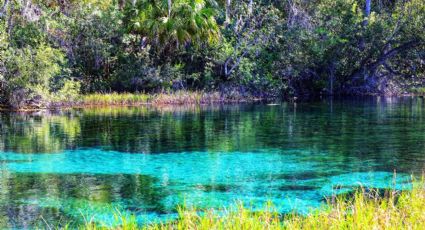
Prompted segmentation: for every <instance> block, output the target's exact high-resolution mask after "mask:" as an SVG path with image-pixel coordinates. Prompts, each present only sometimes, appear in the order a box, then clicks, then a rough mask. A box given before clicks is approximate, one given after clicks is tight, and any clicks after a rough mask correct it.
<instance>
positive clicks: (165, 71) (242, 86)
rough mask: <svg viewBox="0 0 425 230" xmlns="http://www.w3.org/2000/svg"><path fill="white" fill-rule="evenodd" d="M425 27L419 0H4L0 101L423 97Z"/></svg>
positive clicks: (0, 15)
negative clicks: (173, 95)
mask: <svg viewBox="0 0 425 230" xmlns="http://www.w3.org/2000/svg"><path fill="white" fill-rule="evenodd" d="M424 23H425V4H424V2H423V1H422V0H408V1H404V0H392V1H388V0H377V1H370V0H336V1H335V0H324V1H304V0H293V1H268V0H260V1H252V0H246V1H245V0H244V1H242V0H241V1H239V0H238V1H235V0H234V1H230V0H226V1H214V0H168V1H162V0H134V1H125V0H106V1H105V0H102V1H100V0H84V1H74V0H66V1H51V0H19V1H18V0H0V104H3V105H7V106H9V107H15V108H22V107H45V106H46V105H48V104H50V103H51V102H58V101H59V102H67V101H75V100H76V99H77V98H79V97H80V95H81V94H83V95H86V94H93V93H94V94H95V95H94V96H88V98H90V100H91V99H93V98H96V97H98V96H97V95H98V94H99V93H101V94H104V93H123V92H128V93H137V92H143V93H147V94H157V93H160V92H173V91H178V90H186V91H198V92H199V91H203V92H218V93H220V94H224V95H225V94H228V93H229V91H232V92H234V91H237V92H238V93H239V94H241V95H243V96H245V95H250V97H254V98H258V97H260V98H276V97H286V98H289V97H291V98H292V97H302V96H309V95H317V94H399V93H405V92H416V91H417V90H416V88H421V87H424V73H425V68H424V67H425V65H424V63H425V62H424V57H425V56H424V46H425V43H424V37H425V31H424V29H423V28H425V24H424ZM195 94H197V93H194V95H195ZM212 94H213V97H214V93H212ZM111 97H114V98H116V97H118V96H111ZM119 97H127V95H123V96H119ZM131 97H132V98H131V99H128V98H127V99H128V100H130V101H133V100H134V99H135V98H134V97H133V96H131ZM127 99H125V98H123V99H122V100H124V101H127ZM169 99H170V98H164V100H166V101H169ZM119 100H121V99H119ZM136 100H137V101H139V98H137V99H136ZM141 100H142V101H144V99H141ZM187 100H188V99H187V98H186V99H182V100H178V103H181V102H182V101H187ZM192 100H193V99H189V101H192ZM195 100H199V99H195ZM205 100H215V99H214V98H208V99H205ZM95 101H96V99H95ZM113 101H115V99H114V100H113ZM96 103H104V102H96ZM114 103H115V102H114ZM119 103H121V102H119ZM119 103H117V104H119Z"/></svg>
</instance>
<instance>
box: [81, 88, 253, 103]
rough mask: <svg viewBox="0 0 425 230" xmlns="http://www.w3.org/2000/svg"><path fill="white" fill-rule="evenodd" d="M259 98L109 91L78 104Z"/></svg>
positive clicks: (215, 93) (178, 92)
mask: <svg viewBox="0 0 425 230" xmlns="http://www.w3.org/2000/svg"><path fill="white" fill-rule="evenodd" d="M256 100H259V99H258V98H254V97H245V96H243V95H240V94H229V95H221V94H220V93H219V92H202V91H176V92H172V93H159V94H132V93H121V94H119V93H109V94H101V93H95V94H88V95H83V96H82V97H81V99H80V102H78V103H77V104H80V105H86V106H106V105H139V104H154V105H193V104H195V105H196V104H213V103H223V102H245V101H256Z"/></svg>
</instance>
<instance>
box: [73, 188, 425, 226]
mask: <svg viewBox="0 0 425 230" xmlns="http://www.w3.org/2000/svg"><path fill="white" fill-rule="evenodd" d="M379 194H380V193H379V192H378V191H377V190H373V191H369V192H365V191H364V190H361V189H360V190H358V191H357V192H356V193H355V194H354V196H351V197H337V198H336V199H334V200H333V201H332V202H329V203H328V204H327V205H325V206H324V207H323V208H322V209H319V210H317V211H313V212H312V213H310V214H309V215H299V214H289V215H280V214H279V213H278V212H277V211H276V209H275V207H274V206H273V205H271V204H268V205H267V206H266V208H264V209H263V211H255V212H253V211H251V210H250V209H249V208H246V207H244V206H243V205H239V206H237V208H233V209H227V210H224V211H223V210H220V211H217V210H212V209H211V210H206V211H205V210H204V211H200V210H195V209H187V208H179V209H178V218H177V219H176V220H175V221H171V222H164V223H155V224H150V225H143V226H142V225H139V224H138V223H137V220H136V218H135V217H134V216H132V217H125V216H123V215H116V221H117V223H118V224H117V225H116V226H118V227H113V228H111V227H107V226H106V225H103V224H99V223H95V222H93V221H87V223H86V224H85V225H83V226H80V229H88V230H90V229H93V230H95V229H147V230H150V229H152V230H155V229H157V230H162V229H164V230H165V229H205V230H207V229H424V223H425V188H424V183H423V182H421V183H416V184H415V185H414V186H413V189H412V190H409V191H395V190H393V191H387V192H386V194H385V195H382V194H381V195H379Z"/></svg>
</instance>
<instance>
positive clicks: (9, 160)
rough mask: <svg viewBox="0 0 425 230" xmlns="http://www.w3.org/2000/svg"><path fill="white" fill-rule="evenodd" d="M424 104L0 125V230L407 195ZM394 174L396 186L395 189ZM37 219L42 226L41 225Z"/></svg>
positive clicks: (419, 148)
mask: <svg viewBox="0 0 425 230" xmlns="http://www.w3.org/2000/svg"><path fill="white" fill-rule="evenodd" d="M424 106H425V102H424V100H423V99H422V98H361V99H350V100H348V99H346V100H333V101H331V100H324V101H321V102H314V103H298V104H290V103H283V104H281V105H277V106H268V105H232V106H230V105H228V106H205V107H162V108H146V107H144V108H98V109H78V110H66V111H56V112H38V113H1V114H0V128H1V133H0V173H1V174H0V188H1V189H0V228H5V227H8V228H31V227H34V226H45V223H44V222H45V221H47V222H48V223H52V224H53V225H60V224H64V223H69V222H72V223H75V224H78V223H81V222H83V221H84V220H85V219H91V218H93V219H94V220H96V221H98V222H101V223H105V224H113V223H114V216H113V214H114V213H117V212H120V213H121V214H122V215H130V214H135V215H136V216H137V218H138V220H139V221H140V222H152V221H157V220H167V219H172V218H174V217H175V215H176V214H175V213H176V207H178V206H179V205H186V206H196V207H199V208H223V207H231V206H233V205H235V204H236V203H237V202H242V203H244V204H245V205H247V206H249V207H251V208H252V209H261V208H262V207H263V206H264V205H265V203H266V202H267V201H272V202H273V203H274V204H275V205H276V207H277V208H278V209H279V211H281V212H282V213H285V212H291V211H297V212H300V213H308V212H309V211H311V210H313V209H315V208H320V206H321V205H323V203H324V201H325V198H326V197H329V196H332V195H334V194H340V193H347V192H350V191H353V190H354V189H356V188H357V187H358V186H364V187H369V188H389V187H396V188H397V189H408V188H409V186H410V184H409V180H410V175H412V174H413V175H419V174H420V173H421V171H422V170H423V169H424V168H425V167H424V166H425V122H424V121H425V111H424V108H425V107H424ZM394 171H396V172H397V173H396V177H394ZM41 217H42V218H41Z"/></svg>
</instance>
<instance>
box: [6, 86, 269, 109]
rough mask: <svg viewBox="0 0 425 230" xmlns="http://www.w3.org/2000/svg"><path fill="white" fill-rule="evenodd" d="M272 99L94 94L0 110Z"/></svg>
mask: <svg viewBox="0 0 425 230" xmlns="http://www.w3.org/2000/svg"><path fill="white" fill-rule="evenodd" d="M274 99H275V98H272V97H265V96H254V95H252V94H248V93H240V92H238V91H231V92H228V93H220V92H204V91H176V92H170V93H157V94H146V93H94V94H87V95H80V96H75V97H74V98H68V99H66V100H51V101H47V102H46V101H45V102H37V103H28V104H27V105H26V106H24V107H19V108H16V107H12V106H5V105H3V106H0V110H3V111H4V110H13V111H34V110H53V109H62V108H85V107H104V106H140V105H155V106H165V105H208V104H231V103H248V102H259V101H269V100H274Z"/></svg>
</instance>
